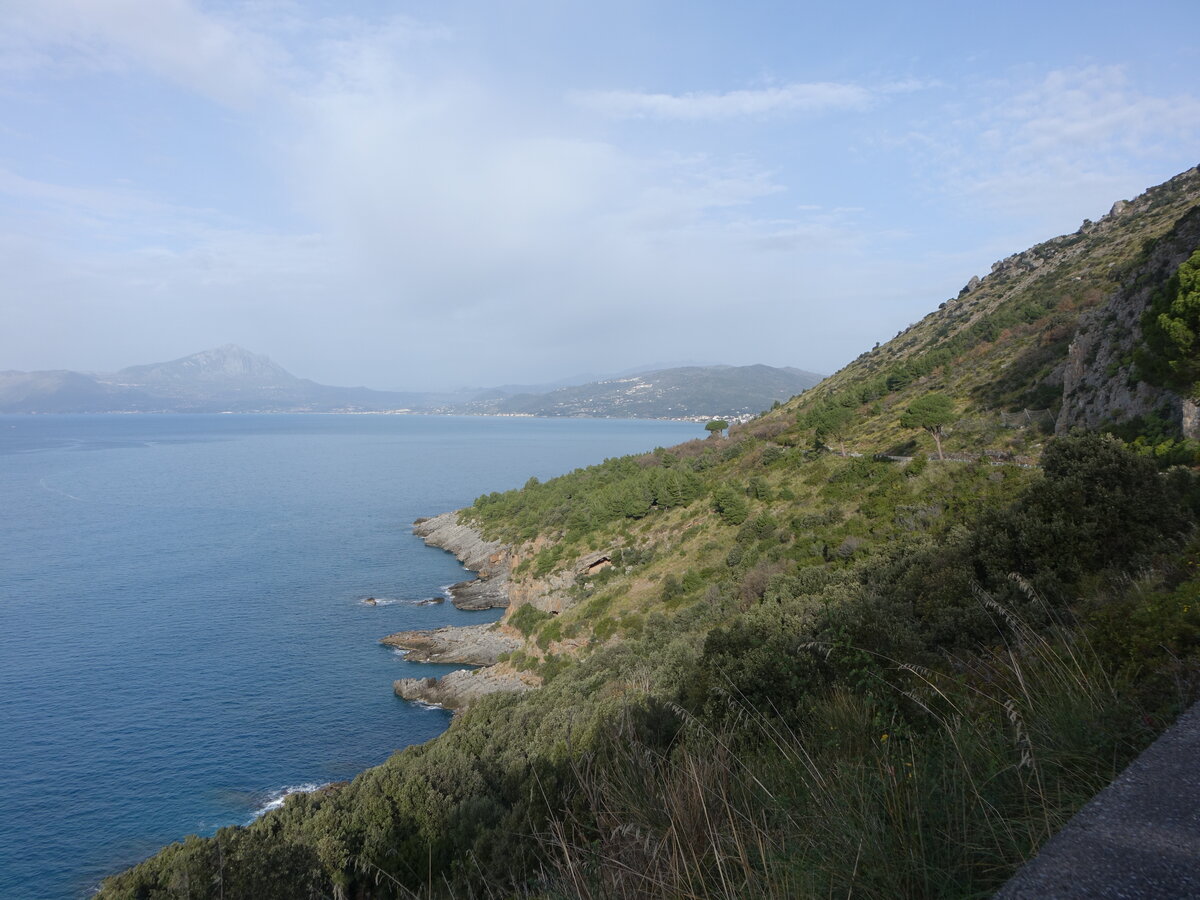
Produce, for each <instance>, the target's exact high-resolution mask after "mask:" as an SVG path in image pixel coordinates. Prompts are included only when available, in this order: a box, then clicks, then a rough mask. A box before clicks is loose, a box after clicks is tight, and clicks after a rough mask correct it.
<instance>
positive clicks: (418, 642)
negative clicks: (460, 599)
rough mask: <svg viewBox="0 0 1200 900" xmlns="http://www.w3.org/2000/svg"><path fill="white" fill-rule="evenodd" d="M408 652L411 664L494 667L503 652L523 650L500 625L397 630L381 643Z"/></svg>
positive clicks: (406, 657) (519, 642) (519, 643)
mask: <svg viewBox="0 0 1200 900" xmlns="http://www.w3.org/2000/svg"><path fill="white" fill-rule="evenodd" d="M380 643H382V644H387V645H388V646H391V647H399V648H400V649H402V650H407V651H408V652H407V653H406V654H405V659H408V660H410V661H412V662H430V663H459V664H462V665H466V666H491V665H495V664H496V662H497V660H498V659H499V658H500V654H502V653H511V652H512V651H514V650H517V649H519V648H520V647H521V645H522V643H523V641H522V640H521V639H520V638H519V637H514V636H513V635H511V634H508V633H507V632H506V630H505V629H504V628H503V627H502V626H499V625H495V624H491V623H489V624H486V625H448V626H446V627H445V628H435V629H432V630H429V631H398V632H396V633H395V634H389V635H388V636H387V637H385V638H384V639H383V640H382V641H380Z"/></svg>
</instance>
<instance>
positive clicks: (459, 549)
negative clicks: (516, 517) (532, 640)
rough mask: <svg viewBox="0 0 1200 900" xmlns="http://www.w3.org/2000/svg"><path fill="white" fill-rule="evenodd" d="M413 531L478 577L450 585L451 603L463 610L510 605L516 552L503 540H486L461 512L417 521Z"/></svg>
mask: <svg viewBox="0 0 1200 900" xmlns="http://www.w3.org/2000/svg"><path fill="white" fill-rule="evenodd" d="M413 534H415V535H417V536H418V537H420V538H423V539H424V541H425V543H426V544H428V545H429V546H430V547H438V548H440V549H442V550H445V551H447V552H449V553H453V554H454V555H455V557H457V558H458V561H459V562H461V563H462V564H463V565H464V566H466V567H467V568H468V569H471V570H472V571H474V572H476V573H477V574H478V577H477V578H474V579H470V580H467V581H460V582H459V583H458V584H454V585H451V586H450V590H449V593H450V602H451V603H453V604H454V605H455V606H457V607H458V608H459V609H492V608H494V607H495V608H503V607H506V606H508V603H509V597H508V586H509V573H510V572H511V571H512V565H513V562H512V551H511V549H510V548H508V547H507V546H505V545H504V544H502V543H500V542H499V541H488V540H485V539H484V537H483V535H481V534H480V533H479V532H478V531H476V530H475V529H474V528H472V527H471V526H469V525H463V524H460V522H459V514H458V512H448V513H442V514H441V515H438V516H433V517H432V518H428V519H417V521H416V522H414V523H413Z"/></svg>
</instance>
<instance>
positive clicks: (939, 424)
mask: <svg viewBox="0 0 1200 900" xmlns="http://www.w3.org/2000/svg"><path fill="white" fill-rule="evenodd" d="M955 415H956V413H955V412H954V403H953V402H952V401H951V400H950V398H949V397H947V396H946V395H945V394H922V395H921V396H920V397H918V398H917V399H916V400H914V401H913V402H912V403H910V404H909V405H908V409H907V410H906V411H905V413H904V415H902V416H901V417H900V424H901V425H903V426H904V427H905V428H922V429H924V430H925V431H928V432H929V433H930V434H931V435H933V440H934V443H936V444H937V452H938V459H945V457H944V456H943V455H942V435H943V434H945V427H946V426H947V425H949V424H950V423H951V422H953V421H954V419H955Z"/></svg>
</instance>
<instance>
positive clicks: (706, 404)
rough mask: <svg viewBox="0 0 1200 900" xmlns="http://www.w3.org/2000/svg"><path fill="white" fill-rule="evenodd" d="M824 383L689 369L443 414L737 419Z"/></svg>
mask: <svg viewBox="0 0 1200 900" xmlns="http://www.w3.org/2000/svg"><path fill="white" fill-rule="evenodd" d="M820 380H821V376H820V375H816V374H813V373H812V372H805V371H803V370H801V369H791V368H786V369H779V368H773V367H771V366H762V365H757V366H684V367H682V368H675V369H663V370H661V371H657V372H645V373H643V374H639V375H631V376H628V377H624V378H611V379H607V380H604V381H596V382H592V383H591V384H584V385H576V386H571V387H564V388H560V389H558V390H555V391H550V392H548V393H517V394H511V395H501V394H499V392H488V393H486V394H483V395H480V396H477V397H476V398H475V399H473V400H471V401H469V402H467V403H461V404H457V405H453V406H451V407H447V408H445V409H444V410H443V411H445V412H459V413H477V414H491V415H529V416H586V417H591V418H642V419H667V418H679V419H683V418H710V417H724V418H737V417H740V416H748V415H754V414H756V413H759V412H762V411H763V410H764V409H767V408H768V407H770V406H771V405H772V404H773V403H775V402H777V401H778V402H780V403H782V402H784V401H786V400H789V399H791V398H792V397H794V396H795V395H796V394H799V393H801V392H802V391H805V390H807V389H808V388H810V387H812V386H813V385H814V384H816V383H817V382H819V381H820Z"/></svg>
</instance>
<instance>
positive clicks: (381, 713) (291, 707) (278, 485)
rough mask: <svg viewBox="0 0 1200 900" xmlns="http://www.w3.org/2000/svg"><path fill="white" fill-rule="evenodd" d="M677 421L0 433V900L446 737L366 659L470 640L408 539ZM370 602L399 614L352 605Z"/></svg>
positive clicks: (436, 556) (659, 437) (363, 422)
mask: <svg viewBox="0 0 1200 900" xmlns="http://www.w3.org/2000/svg"><path fill="white" fill-rule="evenodd" d="M702 434H703V432H702V430H701V429H700V427H699V426H698V425H694V424H690V423H679V422H658V421H615V420H582V419H571V420H539V419H486V418H441V417H410V416H87V417H83V416H79V417H76V416H55V417H17V416H10V417H0V509H2V510H3V515H2V516H0V598H2V599H0V698H3V727H2V728H0V771H3V772H4V778H3V779H0V896H2V897H4V898H7V900H34V898H50V900H54V898H67V897H76V896H81V895H84V894H86V893H87V892H88V890H89V889H90V888H92V887H94V885H95V884H96V883H97V881H98V880H99V879H100V878H101V877H102V876H103V875H106V874H110V873H112V872H114V871H116V870H118V869H119V868H121V867H122V866H124V865H127V864H129V863H132V862H136V861H137V860H139V859H141V858H143V857H145V856H147V855H149V854H151V853H153V852H154V851H155V850H156V849H158V848H159V847H160V846H161V845H163V844H164V843H167V842H170V841H172V840H178V839H181V838H182V837H183V836H184V835H186V834H189V833H200V834H204V833H209V832H211V831H212V830H214V829H215V828H217V827H218V826H220V825H224V824H230V823H238V822H245V821H248V820H249V819H251V818H252V817H253V816H254V815H255V814H256V812H257V811H259V810H261V809H262V808H263V807H265V806H266V805H267V804H269V803H271V802H272V801H274V800H277V799H278V797H279V796H280V795H281V793H282V791H283V790H284V789H286V788H288V787H301V786H306V785H308V786H313V785H316V784H321V783H325V782H329V781H336V780H340V779H348V778H350V777H352V776H353V775H354V774H355V773H357V772H359V771H361V770H362V769H364V768H366V767H368V766H371V765H375V764H377V763H380V762H382V761H383V760H384V759H385V758H386V757H387V756H388V755H389V754H390V753H391V752H392V751H393V750H395V749H397V748H400V747H403V746H406V745H408V744H410V743H414V742H419V741H423V740H426V739H428V738H430V737H432V736H434V735H435V734H437V733H438V732H440V731H441V730H442V729H443V728H444V727H445V725H446V723H447V721H448V715H447V714H446V713H444V712H441V711H438V710H428V709H422V708H419V707H416V706H412V705H410V704H407V703H405V702H403V701H401V700H399V699H397V698H395V697H394V696H393V695H392V693H391V682H392V680H393V679H395V678H400V677H409V676H412V675H414V674H420V675H430V674H433V675H436V674H441V673H442V672H444V671H448V670H449V669H450V668H453V667H449V666H441V667H439V666H427V665H419V664H414V663H407V662H405V661H404V660H403V659H402V658H401V657H400V656H399V655H397V654H396V653H394V652H393V651H391V650H390V649H389V648H385V647H383V646H381V645H379V644H378V643H377V641H378V639H379V638H380V637H382V636H383V635H385V634H388V633H390V632H393V631H398V630H401V629H407V628H425V627H430V628H431V627H437V626H440V625H444V624H450V623H457V624H466V623H471V622H483V621H488V620H489V619H492V618H496V617H498V611H493V612H490V613H464V612H460V611H458V610H455V609H454V608H453V607H452V606H450V605H449V604H448V603H443V604H440V605H420V604H419V603H418V601H421V600H425V599H428V598H431V597H434V596H436V595H439V594H440V590H441V588H443V587H444V586H445V585H447V584H450V583H452V582H454V581H458V580H460V579H462V578H464V577H466V575H465V573H464V571H463V569H462V567H461V566H459V565H458V563H457V562H456V561H455V560H454V559H453V558H452V557H451V556H449V555H448V554H445V553H442V552H441V551H438V550H434V549H431V548H427V547H425V546H424V545H423V544H422V543H421V541H419V540H418V539H417V538H415V537H413V536H412V535H411V534H410V531H409V528H410V524H411V522H412V520H413V519H414V518H416V517H418V516H422V515H431V514H434V513H438V512H442V511H445V510H448V509H453V508H457V507H461V506H464V505H466V504H469V503H470V502H471V500H472V499H473V498H474V497H475V496H476V495H478V494H480V493H484V492H487V491H492V490H503V489H507V488H510V487H517V486H519V485H520V484H522V483H524V481H525V480H526V479H527V478H528V477H529V476H531V475H536V476H538V477H539V478H543V479H544V478H547V477H551V476H553V475H555V474H560V473H562V472H565V471H568V470H570V469H572V468H575V467H576V466H581V465H587V464H590V463H595V462H599V461H600V460H602V459H604V458H605V457H609V456H617V455H622V454H626V453H633V452H639V451H644V450H649V449H652V448H653V447H655V446H669V445H672V444H675V443H678V442H680V441H683V440H687V439H689V438H691V437H697V436H701V435H702ZM367 596H375V597H377V598H382V599H385V600H394V601H397V602H394V603H385V604H382V605H379V606H376V607H370V606H367V605H364V604H363V603H362V602H361V601H362V599H363V598H365V597H367Z"/></svg>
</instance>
